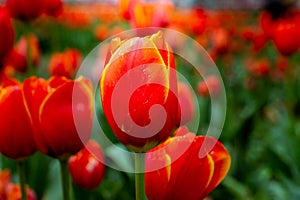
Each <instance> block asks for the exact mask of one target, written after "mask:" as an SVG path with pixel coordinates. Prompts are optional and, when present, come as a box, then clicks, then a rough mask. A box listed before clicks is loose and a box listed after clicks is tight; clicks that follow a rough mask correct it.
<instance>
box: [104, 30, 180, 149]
mask: <svg viewBox="0 0 300 200" xmlns="http://www.w3.org/2000/svg"><path fill="white" fill-rule="evenodd" d="M100 95H101V100H102V107H103V111H104V114H105V116H106V119H107V121H108V123H109V125H110V126H111V128H112V130H113V132H114V134H115V135H116V137H117V138H118V139H119V140H120V142H122V143H123V144H124V145H125V146H126V147H128V148H129V149H130V150H133V151H135V152H145V151H147V150H149V149H151V148H153V147H155V146H156V145H158V144H159V143H161V142H163V141H164V140H166V139H167V138H168V137H169V136H170V134H171V133H172V130H173V129H174V128H175V126H176V121H177V120H176V119H177V109H178V100H177V81H176V71H175V61H174V57H173V54H172V52H171V49H170V47H169V45H168V44H167V43H166V42H165V40H164V37H163V35H162V33H161V32H158V33H156V34H153V35H151V36H145V37H134V38H131V39H129V40H124V41H121V39H120V38H116V39H113V40H112V41H111V43H110V48H109V50H108V54H107V57H106V64H105V67H104V70H103V72H102V77H101V80H100Z"/></svg>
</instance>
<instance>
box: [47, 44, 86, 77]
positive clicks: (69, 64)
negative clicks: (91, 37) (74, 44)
mask: <svg viewBox="0 0 300 200" xmlns="http://www.w3.org/2000/svg"><path fill="white" fill-rule="evenodd" d="M81 57H82V56H81V53H80V52H79V51H78V50H77V49H67V50H65V51H64V52H62V53H54V54H53V55H52V56H51V58H50V61H49V64H48V69H49V71H50V75H51V76H65V77H67V78H72V77H73V76H74V74H75V72H76V70H77V68H78V67H79V64H80V62H81Z"/></svg>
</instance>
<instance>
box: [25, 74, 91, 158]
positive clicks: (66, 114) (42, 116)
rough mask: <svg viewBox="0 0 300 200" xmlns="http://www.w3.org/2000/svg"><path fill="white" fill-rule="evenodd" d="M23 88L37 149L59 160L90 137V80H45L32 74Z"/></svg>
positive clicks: (81, 145)
mask: <svg viewBox="0 0 300 200" xmlns="http://www.w3.org/2000/svg"><path fill="white" fill-rule="evenodd" d="M24 88H25V96H26V98H27V99H28V107H29V111H30V112H31V113H32V120H33V122H34V123H35V126H36V128H35V132H34V135H35V140H36V143H37V146H38V149H39V150H40V151H42V152H43V153H45V154H47V155H50V156H53V157H57V158H60V159H67V158H68V157H69V156H70V155H72V154H75V153H76V152H78V151H79V150H80V149H81V148H82V147H83V146H84V144H85V143H86V141H87V140H88V139H89V136H90V133H91V128H92V119H93V101H92V98H93V97H92V86H91V84H90V82H89V81H88V80H86V79H84V78H79V79H77V80H75V81H72V80H68V79H66V78H64V77H52V78H51V79H50V80H49V81H48V82H47V81H45V80H43V79H37V78H35V77H32V78H29V79H27V80H25V81H24ZM74 120H75V121H74Z"/></svg>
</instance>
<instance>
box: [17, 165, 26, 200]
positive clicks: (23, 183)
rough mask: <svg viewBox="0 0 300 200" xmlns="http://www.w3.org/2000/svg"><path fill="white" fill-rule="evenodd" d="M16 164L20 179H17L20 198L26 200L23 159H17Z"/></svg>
mask: <svg viewBox="0 0 300 200" xmlns="http://www.w3.org/2000/svg"><path fill="white" fill-rule="evenodd" d="M17 166H18V173H19V179H20V180H19V181H20V187H21V195H22V200H27V194H26V178H25V163H24V161H18V163H17Z"/></svg>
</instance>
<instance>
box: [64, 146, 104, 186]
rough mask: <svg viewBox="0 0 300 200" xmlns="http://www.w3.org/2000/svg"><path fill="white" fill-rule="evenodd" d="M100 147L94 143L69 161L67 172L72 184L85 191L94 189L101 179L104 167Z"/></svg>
mask: <svg viewBox="0 0 300 200" xmlns="http://www.w3.org/2000/svg"><path fill="white" fill-rule="evenodd" d="M103 161H104V155H103V152H102V150H101V147H100V146H99V145H98V144H97V143H96V142H95V141H89V142H88V143H87V144H86V146H85V147H84V148H83V149H82V150H80V151H79V152H78V153H77V154H75V155H73V156H71V157H70V159H69V162H68V164H69V170H70V173H71V177H72V179H73V180H74V182H75V183H76V184H77V185H78V186H80V187H82V188H85V189H94V188H96V187H98V186H99V184H100V182H101V180H102V179H103V176H104V172H105V166H104V164H103Z"/></svg>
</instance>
